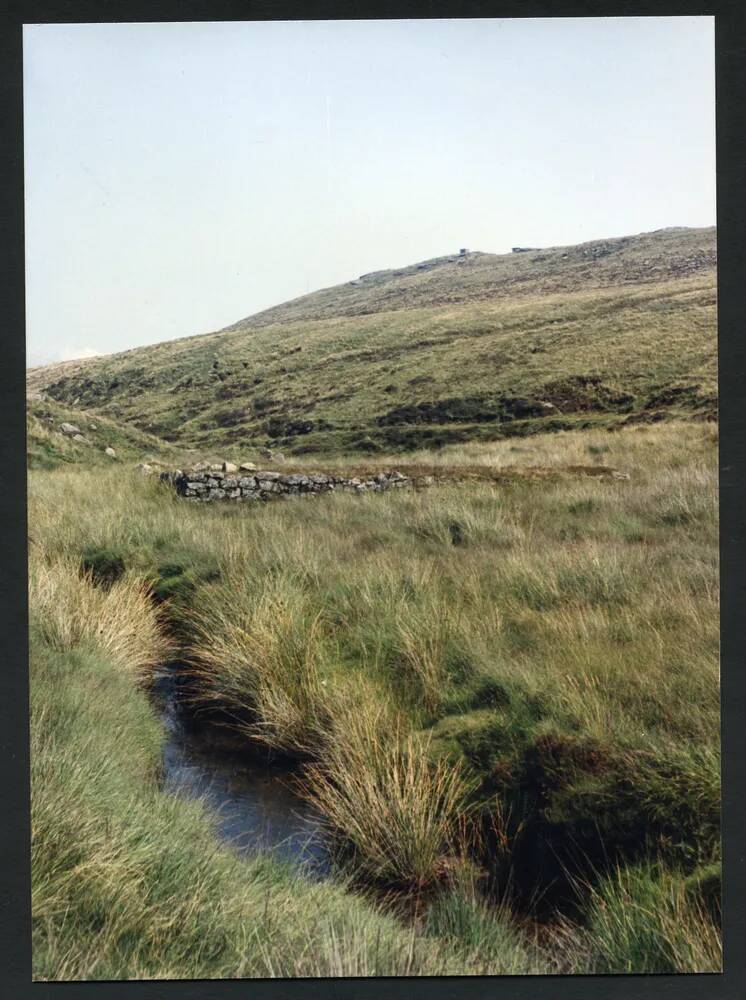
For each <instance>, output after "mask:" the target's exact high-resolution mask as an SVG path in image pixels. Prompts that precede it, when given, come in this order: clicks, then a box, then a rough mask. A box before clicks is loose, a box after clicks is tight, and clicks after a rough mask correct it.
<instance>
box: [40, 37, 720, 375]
mask: <svg viewBox="0 0 746 1000" xmlns="http://www.w3.org/2000/svg"><path fill="white" fill-rule="evenodd" d="M24 63H25V66H24V84H25V158H26V160H25V164H26V167H25V168H26V281H27V296H26V297H27V350H28V362H29V364H39V363H44V362H47V361H53V360H61V359H67V358H72V357H80V356H83V355H86V354H90V353H93V352H98V353H109V352H112V351H119V350H125V349H127V348H130V347H135V346H138V345H141V344H148V343H155V342H157V341H161V340H168V339H171V338H174V337H180V336H185V335H189V334H193V333H203V332H207V331H210V330H216V329H219V328H220V327H222V326H225V325H227V324H229V323H232V322H235V321H236V320H238V319H240V318H242V317H244V316H247V315H249V314H251V313H253V312H256V311H257V310H259V309H263V308H265V307H266V306H270V305H273V304H275V303H278V302H282V301H285V300H286V299H289V298H292V297H294V296H296V295H302V294H304V293H305V292H307V291H313V290H315V289H317V288H321V287H326V286H329V285H334V284H337V283H339V282H342V281H347V280H350V279H352V278H354V277H356V276H357V275H359V274H361V273H363V272H365V271H371V270H376V269H379V268H387V267H396V266H399V265H403V264H408V263H412V262H414V261H418V260H422V259H424V258H427V257H433V256H437V255H439V254H446V253H452V252H454V251H455V250H457V249H458V248H459V247H462V246H466V247H469V248H470V249H475V250H485V251H491V252H497V253H501V252H505V251H506V250H509V248H510V247H511V246H512V245H521V244H526V245H531V246H548V245H557V244H566V243H567V244H569V243H576V242H580V241H583V240H588V239H594V238H597V237H604V236H621V235H625V234H629V233H637V232H642V231H645V230H651V229H658V228H661V227H663V226H673V225H685V226H707V225H713V224H714V222H715V95H714V33H713V20H712V18H705V17H700V18H674V17H670V18H563V19H531V20H521V19H511V20H462V21H458V20H430V21H363V22H361V21H356V22H353V21H336V22H334V21H318V22H295V23H291V22H273V23H263V24H262V23H252V22H226V23H217V22H215V23H203V24H200V23H186V24H178V23H163V24H132V25H127V24H116V25H114V24H112V25H103V24H78V25H34V26H27V27H26V28H25V31H24Z"/></svg>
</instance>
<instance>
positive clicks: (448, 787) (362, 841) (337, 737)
mask: <svg viewBox="0 0 746 1000" xmlns="http://www.w3.org/2000/svg"><path fill="white" fill-rule="evenodd" d="M322 757H323V759H322V761H321V762H320V763H318V764H313V765H311V766H310V767H309V768H308V769H307V770H306V772H305V774H306V780H307V787H308V794H309V797H310V798H311V800H312V801H313V802H314V803H315V804H316V805H317V807H318V808H319V810H320V811H321V812H322V814H323V815H324V817H325V819H326V821H327V823H328V824H329V825H330V827H331V829H332V832H336V833H339V832H341V833H342V835H343V836H344V838H345V840H346V841H348V842H349V843H351V844H352V845H353V847H354V848H355V852H356V860H357V863H358V865H359V868H360V869H361V870H362V872H364V873H365V875H366V876H368V877H369V878H370V879H372V880H374V881H375V882H379V883H383V884H388V885H394V886H398V887H402V886H404V887H407V888H409V889H411V890H413V891H419V890H422V889H424V888H426V887H427V886H428V885H429V884H430V883H432V882H433V881H434V880H436V879H437V878H438V876H439V875H442V874H443V871H444V867H443V866H444V862H445V861H446V859H447V857H448V855H449V854H450V853H452V852H453V851H454V849H455V847H456V843H455V837H456V834H457V831H458V820H459V816H460V813H461V811H462V810H463V809H464V807H465V804H466V796H467V793H468V791H469V784H468V782H467V781H466V779H465V778H464V776H463V774H462V773H461V769H460V768H459V767H458V766H456V767H453V766H450V765H447V764H445V763H444V762H442V761H437V762H433V761H432V760H431V759H430V757H429V754H428V747H427V746H426V745H423V744H422V743H421V741H418V740H416V739H415V738H414V737H413V736H412V734H411V733H410V734H406V735H405V734H403V733H402V732H401V731H400V728H399V727H398V726H397V724H396V722H393V721H392V720H391V719H390V718H388V717H387V718H386V719H385V720H382V719H381V715H380V712H379V713H370V712H369V713H360V712H358V713H355V714H354V715H353V714H348V715H347V716H346V717H345V718H344V724H343V725H336V726H333V727H332V729H331V731H330V732H329V734H328V738H327V741H326V743H325V745H324V748H323V755H322Z"/></svg>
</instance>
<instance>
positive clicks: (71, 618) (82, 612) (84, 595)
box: [29, 553, 173, 681]
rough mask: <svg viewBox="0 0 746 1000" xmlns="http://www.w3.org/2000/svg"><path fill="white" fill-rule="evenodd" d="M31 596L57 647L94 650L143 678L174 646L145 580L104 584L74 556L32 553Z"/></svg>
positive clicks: (36, 619) (35, 615)
mask: <svg viewBox="0 0 746 1000" xmlns="http://www.w3.org/2000/svg"><path fill="white" fill-rule="evenodd" d="M29 601H30V607H31V615H32V623H33V626H34V628H35V629H37V630H38V632H39V634H40V635H41V636H42V638H43V639H44V641H45V642H46V643H48V644H49V645H50V646H52V647H53V648H54V649H57V650H60V651H61V652H67V651H70V650H73V649H76V648H78V647H82V648H87V649H94V650H96V651H97V652H99V653H100V654H101V655H103V656H105V657H107V658H108V659H109V660H111V661H112V662H114V663H116V664H117V665H118V666H119V667H120V668H121V669H123V670H128V671H132V672H133V673H134V674H135V675H136V676H137V678H138V679H139V680H142V681H147V680H149V679H150V674H151V671H152V669H153V668H154V667H156V666H157V665H158V664H160V663H162V662H163V661H164V660H165V659H167V658H168V656H169V654H170V653H171V652H172V650H173V644H172V643H171V642H170V641H169V639H168V638H167V636H166V634H165V632H164V629H163V621H162V616H161V615H160V614H159V612H158V610H157V609H156V608H155V607H154V606H153V602H152V600H151V596H150V592H149V588H148V585H147V583H146V582H145V581H143V580H141V579H137V578H135V577H125V578H124V579H121V580H116V581H115V582H114V583H113V584H112V585H111V586H110V587H109V588H108V589H103V588H102V587H100V586H97V585H96V584H94V582H93V576H92V575H91V573H90V572H83V573H81V572H80V570H79V566H78V564H77V563H76V562H75V561H74V560H73V559H69V558H68V559H64V558H62V559H56V560H55V561H53V562H47V561H46V560H44V559H43V558H42V557H40V556H36V555H34V554H33V553H32V557H31V560H30V564H29Z"/></svg>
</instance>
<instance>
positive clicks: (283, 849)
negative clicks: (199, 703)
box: [154, 671, 331, 877]
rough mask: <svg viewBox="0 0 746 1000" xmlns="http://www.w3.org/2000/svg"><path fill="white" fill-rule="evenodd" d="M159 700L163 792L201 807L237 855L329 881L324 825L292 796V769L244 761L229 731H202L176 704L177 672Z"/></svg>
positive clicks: (159, 691) (168, 677) (159, 688)
mask: <svg viewBox="0 0 746 1000" xmlns="http://www.w3.org/2000/svg"><path fill="white" fill-rule="evenodd" d="M154 700H155V703H156V705H157V707H158V709H159V711H160V712H161V714H162V719H163V722H164V725H165V727H166V733H167V736H166V742H165V744H164V749H163V783H164V788H165V789H166V790H167V791H171V792H174V793H176V794H179V795H185V796H187V797H189V798H200V799H202V800H203V801H204V802H205V803H206V804H207V806H208V807H209V809H210V811H211V813H212V815H213V818H214V826H215V831H216V833H217V834H218V836H219V837H220V838H221V839H222V840H225V841H228V842H229V843H230V844H231V846H232V847H233V848H234V850H236V851H237V852H238V853H239V854H244V855H246V854H252V853H255V852H257V851H266V850H272V851H273V852H275V853H276V854H277V855H278V856H279V857H281V858H283V859H287V860H291V861H295V862H297V863H298V864H300V865H302V866H303V867H304V868H305V869H306V871H307V872H308V873H309V874H313V875H316V876H318V877H322V876H324V875H327V874H328V873H329V871H330V867H331V858H330V856H329V851H328V847H327V844H326V840H325V837H324V833H323V830H322V826H321V822H320V817H319V814H318V813H317V812H316V810H315V809H314V808H313V806H312V805H311V804H310V803H309V802H307V801H306V800H305V799H304V798H302V797H301V796H300V795H299V794H298V793H297V792H296V791H295V790H294V789H293V787H292V780H293V774H294V772H293V770H292V768H290V767H289V766H288V765H285V764H282V763H277V762H274V761H273V762H270V761H269V760H267V759H265V758H262V757H261V756H258V755H255V754H254V755H247V754H246V753H241V752H240V751H239V750H237V749H235V746H231V742H233V741H231V740H230V739H229V738H228V734H227V733H226V732H225V731H224V730H221V728H219V727H216V726H215V725H205V724H200V723H198V722H197V721H196V720H195V719H194V717H193V716H192V715H191V713H189V712H188V711H187V710H186V709H185V707H184V706H183V704H182V703H181V701H180V699H179V689H178V684H177V682H176V675H175V672H174V671H167V672H166V673H165V674H164V676H163V677H162V678H161V679H160V680H159V681H158V683H157V685H156V690H155V694H154Z"/></svg>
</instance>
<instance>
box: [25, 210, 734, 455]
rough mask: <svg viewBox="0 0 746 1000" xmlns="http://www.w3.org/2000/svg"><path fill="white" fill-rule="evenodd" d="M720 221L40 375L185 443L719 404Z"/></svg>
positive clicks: (486, 260) (530, 427)
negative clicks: (717, 238)
mask: <svg viewBox="0 0 746 1000" xmlns="http://www.w3.org/2000/svg"><path fill="white" fill-rule="evenodd" d="M715 260H716V247H715V230H714V229H670V230H661V231H659V232H655V233H649V234H644V235H641V236H633V237H624V238H621V239H613V240H603V241H595V242H592V243H588V244H583V245H580V246H577V247H560V248H553V249H548V250H540V251H527V252H522V253H512V254H507V255H501V256H496V255H492V254H484V253H470V254H467V255H466V256H465V257H463V258H459V257H448V258H439V259H436V260H433V261H425V262H423V263H421V264H416V265H412V266H410V267H405V268H402V269H400V270H395V271H381V272H376V273H374V274H371V275H367V276H362V277H361V278H359V279H356V280H354V281H352V282H349V283H347V284H345V285H340V286H337V287H335V288H331V289H326V290H323V291H320V292H316V293H314V294H312V295H307V296H303V297H302V298H300V299H297V300H295V301H293V302H289V303H286V304H284V305H281V306H278V307H276V308H274V309H270V310H266V311H265V312H262V313H259V314H257V315H256V316H253V317H249V318H248V319H246V320H243V321H241V322H239V323H237V324H235V325H234V326H231V327H229V328H227V329H226V330H224V331H219V332H217V333H210V334H205V335H202V336H198V337H190V338H186V339H182V340H177V341H171V342H168V343H162V344H158V345H156V346H153V347H145V348H138V349H136V350H131V351H126V352H124V353H122V354H117V355H113V356H110V357H102V358H93V359H88V360H85V361H79V362H68V363H65V364H64V365H53V366H48V367H45V368H40V369H33V370H32V371H30V372H29V388H30V390H31V391H32V392H34V393H42V394H43V395H44V396H45V397H46V398H47V399H48V400H52V401H56V402H58V403H60V404H64V405H65V406H68V407H72V408H74V409H75V410H76V412H80V411H90V412H92V413H96V414H99V415H104V416H107V417H109V418H111V419H113V420H115V421H118V422H123V423H125V424H126V425H128V426H131V427H135V428H137V429H138V430H140V431H142V432H145V433H148V434H152V435H155V436H157V437H159V438H162V439H163V440H164V441H165V442H168V443H171V444H173V445H177V446H180V447H190V448H196V449H205V448H210V449H218V450H221V451H222V452H223V453H224V454H225V455H235V454H238V453H241V452H244V451H245V450H246V449H251V448H257V447H260V446H267V445H270V446H273V447H279V448H281V449H282V450H283V451H286V452H288V453H294V454H303V453H309V454H314V453H320V454H327V455H329V454H333V453H346V452H376V451H393V450H399V449H412V448H417V447H420V446H424V447H428V448H432V447H440V446H442V445H443V444H446V443H449V442H451V443H452V442H459V441H469V440H479V439H494V438H499V437H504V436H522V435H526V434H531V433H535V432H537V431H543V430H555V429H560V428H572V427H575V426H581V427H582V426H596V425H597V426H610V425H618V424H620V423H623V422H629V421H646V422H653V421H657V420H662V419H666V418H668V417H670V416H697V417H700V418H702V417H708V416H714V415H715V411H716V334H715V329H716V328H715V319H716V315H715V308H716V284H715V279H716V274H715Z"/></svg>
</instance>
